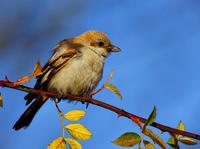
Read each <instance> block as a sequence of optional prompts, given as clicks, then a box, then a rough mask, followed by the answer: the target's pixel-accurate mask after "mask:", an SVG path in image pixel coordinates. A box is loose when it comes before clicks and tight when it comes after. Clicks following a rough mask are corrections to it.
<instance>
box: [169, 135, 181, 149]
mask: <svg viewBox="0 0 200 149" xmlns="http://www.w3.org/2000/svg"><path fill="white" fill-rule="evenodd" d="M167 144H168V145H170V146H171V147H173V148H175V149H179V145H178V141H177V140H176V139H175V138H174V137H173V136H172V137H171V138H169V140H168V141H167Z"/></svg>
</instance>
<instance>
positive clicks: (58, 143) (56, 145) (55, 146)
mask: <svg viewBox="0 0 200 149" xmlns="http://www.w3.org/2000/svg"><path fill="white" fill-rule="evenodd" d="M47 149H66V142H65V140H64V139H63V138H62V137H58V138H56V139H55V140H53V141H52V142H51V143H50V144H49V145H48V147H47Z"/></svg>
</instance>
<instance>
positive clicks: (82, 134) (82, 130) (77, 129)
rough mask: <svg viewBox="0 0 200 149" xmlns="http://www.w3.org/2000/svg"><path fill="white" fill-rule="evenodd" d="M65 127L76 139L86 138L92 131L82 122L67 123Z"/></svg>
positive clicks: (88, 137)
mask: <svg viewBox="0 0 200 149" xmlns="http://www.w3.org/2000/svg"><path fill="white" fill-rule="evenodd" d="M65 128H66V129H67V131H68V132H69V134H70V135H71V136H72V137H74V138H75V139H77V140H88V139H90V137H91V136H92V133H91V132H90V131H89V130H88V129H87V128H86V127H85V126H83V125H82V124H69V125H67V126H65Z"/></svg>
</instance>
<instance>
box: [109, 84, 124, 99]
mask: <svg viewBox="0 0 200 149" xmlns="http://www.w3.org/2000/svg"><path fill="white" fill-rule="evenodd" d="M105 88H107V89H109V90H110V91H112V92H113V93H115V94H116V95H117V96H118V97H119V98H120V99H122V94H121V93H120V91H119V90H118V89H117V87H116V86H114V85H112V84H107V85H105Z"/></svg>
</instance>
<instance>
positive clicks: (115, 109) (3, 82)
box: [0, 79, 200, 140]
mask: <svg viewBox="0 0 200 149" xmlns="http://www.w3.org/2000/svg"><path fill="white" fill-rule="evenodd" d="M0 87H8V88H13V89H16V90H21V91H24V92H29V93H34V94H37V95H41V96H47V97H50V98H53V99H54V98H57V97H59V96H58V95H57V94H56V93H55V92H47V91H43V90H37V89H33V88H30V87H27V86H23V85H18V86H13V82H10V81H9V80H8V79H5V80H0ZM59 98H60V97H59ZM62 99H71V100H76V101H82V102H87V103H90V104H93V105H97V106H100V107H102V108H105V109H108V110H110V111H113V112H115V113H117V114H118V116H124V117H127V118H129V119H131V120H133V119H139V120H140V121H141V122H142V123H146V121H147V119H145V118H143V117H140V116H137V115H135V114H132V113H129V112H127V111H125V110H123V109H120V108H118V107H115V106H113V105H110V104H108V103H105V102H102V101H99V100H96V99H93V98H91V99H87V100H86V99H85V98H84V97H78V96H72V95H67V96H65V97H62ZM151 126H153V127H155V128H158V129H160V130H161V131H162V132H168V133H170V134H179V135H183V136H187V137H190V138H194V139H198V140H200V135H198V134H195V133H191V132H187V131H182V130H178V129H175V128H172V127H169V126H166V125H162V124H160V123H157V122H153V123H152V124H151Z"/></svg>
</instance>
